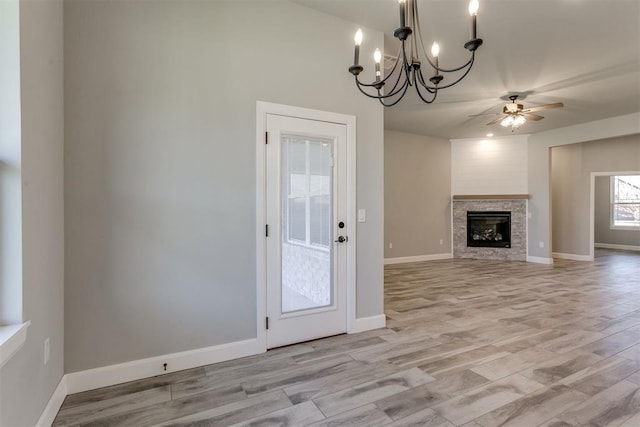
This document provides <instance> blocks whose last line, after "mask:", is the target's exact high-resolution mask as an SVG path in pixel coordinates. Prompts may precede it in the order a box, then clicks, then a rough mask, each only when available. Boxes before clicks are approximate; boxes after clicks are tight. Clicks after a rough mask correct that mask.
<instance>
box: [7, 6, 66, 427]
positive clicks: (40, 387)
mask: <svg viewBox="0 0 640 427" xmlns="http://www.w3.org/2000/svg"><path fill="white" fill-rule="evenodd" d="M3 3H4V2H3ZM62 9H63V5H62V1H57V0H49V1H46V2H43V1H28V0H23V1H20V91H21V95H20V96H21V110H20V114H21V120H20V123H21V146H22V147H21V149H22V153H21V155H22V205H23V206H22V240H23V251H22V254H23V256H22V258H23V271H22V317H23V319H24V320H29V321H31V326H30V327H29V329H28V334H27V341H26V343H25V344H24V346H23V347H22V348H21V349H20V350H19V351H18V353H16V355H15V356H14V357H13V358H12V359H11V360H9V361H8V362H7V363H6V364H5V365H4V366H3V368H2V370H1V371H0V425H2V426H33V425H35V424H36V422H37V421H38V419H39V417H40V414H41V413H42V411H43V409H44V407H45V406H46V404H47V402H48V400H49V398H50V397H51V395H52V393H53V391H54V390H55V388H56V386H57V385H58V382H59V381H60V379H61V378H62V373H63V348H62V347H63V341H64V338H63V294H64V290H63V285H64V283H63V282H64V277H63V276H64V272H63V267H64V237H63V234H64V228H63V226H64V223H63V215H64V211H63V169H62V168H63V161H62V155H63V130H62V126H63V118H62V113H63V93H62V70H63V68H62V65H63V64H62V56H63V45H62ZM3 96H4V94H3ZM46 338H49V339H50V343H51V345H50V359H49V362H48V363H47V364H46V365H45V364H44V360H43V347H44V340H45V339H46Z"/></svg>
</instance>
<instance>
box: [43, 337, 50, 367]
mask: <svg viewBox="0 0 640 427" xmlns="http://www.w3.org/2000/svg"><path fill="white" fill-rule="evenodd" d="M49 342H50V341H49V338H47V339H46V340H44V364H45V365H46V364H47V363H49V355H50V350H49Z"/></svg>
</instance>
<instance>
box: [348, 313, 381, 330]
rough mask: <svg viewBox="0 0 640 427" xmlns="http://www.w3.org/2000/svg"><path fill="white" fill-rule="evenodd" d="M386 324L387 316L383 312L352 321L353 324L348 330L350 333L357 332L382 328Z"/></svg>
mask: <svg viewBox="0 0 640 427" xmlns="http://www.w3.org/2000/svg"><path fill="white" fill-rule="evenodd" d="M386 325H387V317H386V316H385V315H384V314H379V315H377V316H370V317H361V318H359V319H356V320H355V322H353V326H352V327H351V329H350V330H349V331H348V332H349V333H350V334H357V333H358V332H364V331H370V330H372V329H380V328H384V327H385V326H386Z"/></svg>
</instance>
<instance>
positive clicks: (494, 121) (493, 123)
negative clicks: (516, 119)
mask: <svg viewBox="0 0 640 427" xmlns="http://www.w3.org/2000/svg"><path fill="white" fill-rule="evenodd" d="M505 117H507V116H506V115H505V114H502V115H500V117H498V118H497V119H495V120H491V121H490V122H489V123H487V126H491V125H495V124H496V123H499V122H501V121H502V119H504V118H505Z"/></svg>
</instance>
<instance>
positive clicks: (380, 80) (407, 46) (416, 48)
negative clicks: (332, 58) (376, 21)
mask: <svg viewBox="0 0 640 427" xmlns="http://www.w3.org/2000/svg"><path fill="white" fill-rule="evenodd" d="M398 4H399V7H400V26H399V27H398V28H397V29H396V30H395V31H394V33H393V35H394V36H395V37H396V38H397V39H398V40H400V43H401V46H400V51H399V52H398V55H397V57H396V60H395V63H394V65H393V67H392V68H391V72H390V73H389V74H388V75H387V76H385V77H383V76H382V72H381V71H380V61H381V58H382V54H381V52H380V50H379V49H376V50H375V53H374V64H375V80H374V81H373V82H371V83H363V82H361V81H360V79H359V75H360V73H362V71H363V70H364V67H363V66H362V65H360V63H359V60H360V58H359V57H360V45H361V44H362V39H363V34H362V30H360V29H359V30H358V31H357V32H356V35H355V37H354V42H355V50H354V59H353V65H352V66H351V67H349V72H350V73H351V74H353V76H354V77H355V83H356V87H357V88H358V89H359V90H360V92H362V93H363V94H364V95H366V96H368V97H370V98H375V99H377V100H379V101H380V103H381V104H382V105H384V106H385V107H392V106H394V105H396V104H397V103H398V102H400V100H401V99H402V98H403V97H404V95H405V94H406V93H407V90H408V89H409V86H413V87H414V88H415V90H416V93H417V94H418V97H419V98H420V99H421V100H422V101H423V102H425V103H427V104H431V103H432V102H434V101H435V99H436V96H437V95H438V90H440V89H446V88H450V87H452V86H454V85H456V84H458V83H460V82H461V81H462V79H464V78H465V77H466V76H467V74H469V72H470V71H471V67H472V66H473V63H474V61H475V52H476V50H477V49H478V48H479V47H480V46H481V45H482V39H480V38H478V37H477V34H476V30H477V14H478V8H479V3H478V0H471V1H470V2H469V15H471V39H470V40H469V41H467V42H466V43H465V44H464V48H465V49H467V50H468V51H469V59H468V60H467V62H466V63H464V64H463V65H461V66H459V67H454V68H443V67H441V66H440V61H439V57H440V45H439V44H438V43H437V42H433V44H432V46H431V55H429V54H428V53H427V52H426V49H425V46H424V42H423V38H422V31H421V29H420V20H419V17H418V0H398ZM423 64H425V65H426V64H428V65H429V66H430V68H431V72H432V73H433V74H432V75H431V76H430V77H428V78H425V73H426V71H424V69H423V66H422V65H423ZM450 73H457V74H458V78H457V79H455V80H454V81H453V82H450V83H446V84H443V85H441V83H442V81H443V80H444V78H445V77H444V74H450ZM387 84H388V86H387V87H389V86H390V88H388V89H387V90H386V91H383V88H385V85H387Z"/></svg>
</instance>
